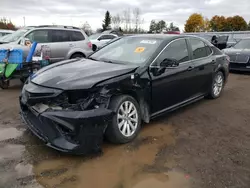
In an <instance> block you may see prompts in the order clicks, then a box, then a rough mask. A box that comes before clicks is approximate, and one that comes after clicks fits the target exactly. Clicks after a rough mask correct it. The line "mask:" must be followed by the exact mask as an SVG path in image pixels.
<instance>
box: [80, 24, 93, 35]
mask: <svg viewBox="0 0 250 188" xmlns="http://www.w3.org/2000/svg"><path fill="white" fill-rule="evenodd" d="M82 30H83V31H85V33H86V34H87V35H91V34H92V29H91V26H90V25H89V23H88V22H85V23H84V24H83V25H82Z"/></svg>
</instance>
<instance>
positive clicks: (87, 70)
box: [31, 59, 138, 90]
mask: <svg viewBox="0 0 250 188" xmlns="http://www.w3.org/2000/svg"><path fill="white" fill-rule="evenodd" d="M137 67H138V66H137V65H120V64H113V63H105V62H101V61H92V60H90V59H80V60H79V59H78V60H75V59H73V60H66V61H62V62H59V63H54V64H52V65H49V66H47V67H45V68H43V69H41V70H39V71H38V72H37V73H36V74H35V75H33V76H32V77H31V81H32V82H33V83H35V84H38V85H41V86H45V87H51V88H58V89H63V90H74V89H89V88H91V87H93V86H94V85H96V84H98V83H100V82H102V81H105V80H108V79H111V78H114V77H117V76H120V75H124V74H127V73H130V72H133V71H135V70H136V68H137Z"/></svg>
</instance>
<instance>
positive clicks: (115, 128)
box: [105, 95, 141, 144]
mask: <svg viewBox="0 0 250 188" xmlns="http://www.w3.org/2000/svg"><path fill="white" fill-rule="evenodd" d="M126 104H127V109H128V110H129V106H130V105H131V106H130V107H131V109H130V113H128V114H127V115H126V114H125V113H124V114H123V112H122V110H121V108H122V106H123V108H125V109H126ZM109 108H110V109H111V110H113V111H114V112H116V114H115V115H114V116H113V118H112V121H111V123H110V124H109V125H108V127H107V129H106V132H105V137H106V138H107V139H108V140H109V141H110V142H112V143H115V144H125V143H128V142H131V141H132V140H133V139H135V138H136V137H137V135H138V133H139V131H140V129H141V113H140V107H139V105H138V103H137V102H136V100H135V99H134V98H133V97H131V96H129V95H120V96H115V97H113V98H112V99H111V101H110V104H109ZM132 112H135V113H132ZM118 113H119V114H120V115H119V116H118ZM129 114H130V116H131V118H130V117H129ZM122 116H123V118H121V117H122ZM131 119H134V120H136V121H137V123H136V122H135V121H132V120H131ZM118 122H120V125H122V122H124V123H123V125H122V126H121V127H120V128H119V125H118ZM131 123H132V125H133V127H132V125H131ZM124 126H126V127H124ZM123 128H124V130H123ZM129 131H130V134H129Z"/></svg>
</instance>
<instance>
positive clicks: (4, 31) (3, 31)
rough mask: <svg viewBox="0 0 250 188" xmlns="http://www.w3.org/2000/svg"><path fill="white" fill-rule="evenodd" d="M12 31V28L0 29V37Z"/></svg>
mask: <svg viewBox="0 0 250 188" xmlns="http://www.w3.org/2000/svg"><path fill="white" fill-rule="evenodd" d="M13 32H14V31H12V30H5V29H0V37H3V36H5V35H8V34H11V33H13Z"/></svg>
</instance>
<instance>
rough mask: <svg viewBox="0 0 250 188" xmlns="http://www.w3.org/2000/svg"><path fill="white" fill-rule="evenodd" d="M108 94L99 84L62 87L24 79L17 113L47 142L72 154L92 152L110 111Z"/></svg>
mask: <svg viewBox="0 0 250 188" xmlns="http://www.w3.org/2000/svg"><path fill="white" fill-rule="evenodd" d="M110 97H111V96H110V95H108V93H106V92H105V90H103V89H102V90H101V89H99V88H95V89H94V90H75V91H63V90H59V89H51V88H47V87H42V86H38V85H35V84H33V83H31V82H28V83H26V84H25V85H24V87H23V90H22V93H21V95H20V106H21V115H22V118H23V120H24V121H25V123H26V124H27V125H28V127H29V128H30V130H31V131H32V132H33V133H34V134H35V135H36V136H38V137H39V138H40V139H42V140H43V141H44V142H46V144H47V145H48V146H50V147H52V148H55V149H57V150H60V151H63V152H70V153H76V154H89V153H96V152H100V151H101V144H102V141H103V135H104V132H105V129H106V128H107V126H108V123H109V120H110V119H111V118H112V116H113V115H114V113H113V112H112V111H111V110H109V109H108V104H109V100H110Z"/></svg>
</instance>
